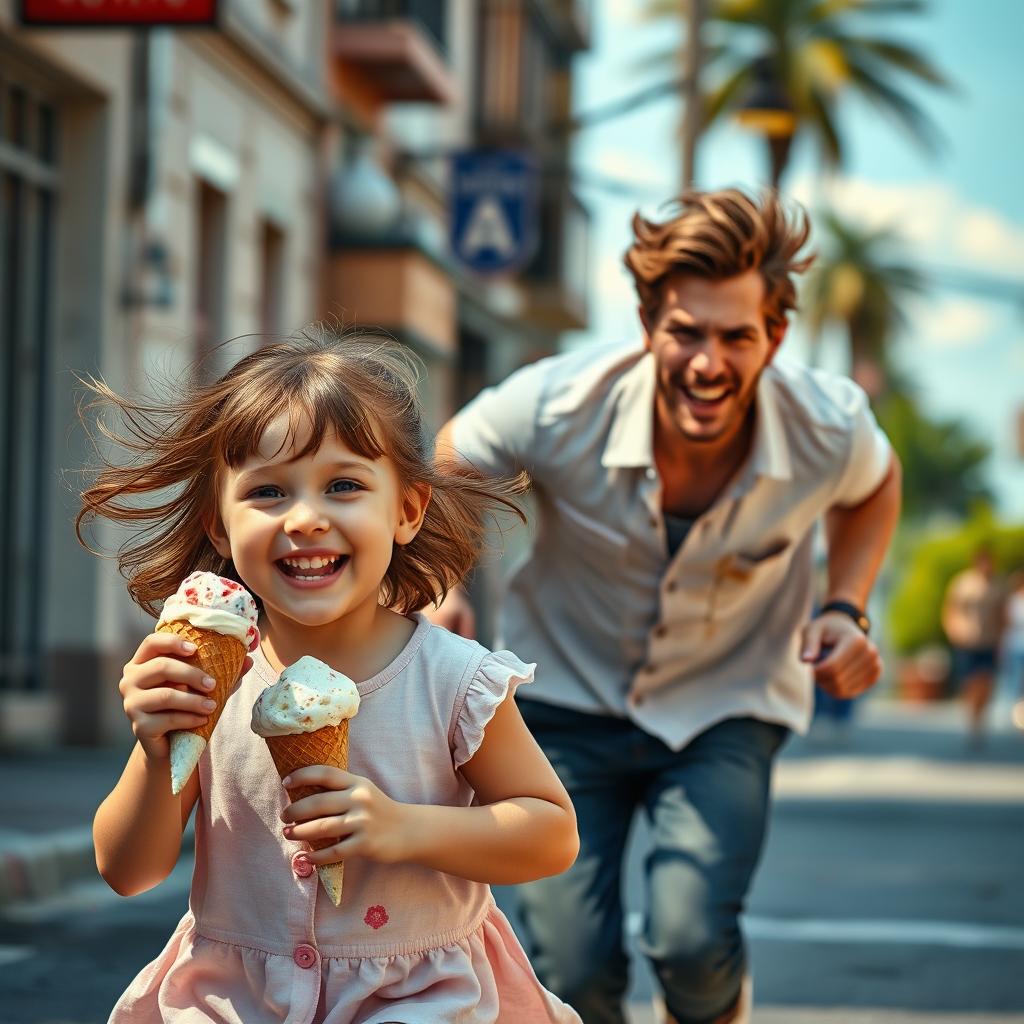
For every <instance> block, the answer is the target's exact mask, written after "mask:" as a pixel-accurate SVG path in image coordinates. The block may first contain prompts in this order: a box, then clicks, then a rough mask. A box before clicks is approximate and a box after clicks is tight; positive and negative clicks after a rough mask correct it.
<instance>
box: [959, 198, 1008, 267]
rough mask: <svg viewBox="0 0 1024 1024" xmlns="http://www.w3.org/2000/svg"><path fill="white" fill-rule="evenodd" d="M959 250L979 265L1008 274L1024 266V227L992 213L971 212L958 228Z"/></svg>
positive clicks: (988, 211) (987, 211)
mask: <svg viewBox="0 0 1024 1024" xmlns="http://www.w3.org/2000/svg"><path fill="white" fill-rule="evenodd" d="M957 247H958V248H959V249H960V250H962V251H963V252H964V253H965V254H966V255H968V256H970V257H971V258H972V259H973V260H975V261H976V262H978V263H980V264H982V265H984V266H986V267H991V268H992V269H994V270H997V271H1000V272H1002V273H1004V274H1006V273H1010V274H1019V273H1020V271H1021V268H1022V267H1024V228H1021V227H1019V226H1018V225H1016V224H1011V223H1010V222H1009V221H1007V220H1005V219H1003V218H1002V217H1000V216H999V215H998V214H997V213H995V212H994V211H992V210H984V209H974V210H971V211H969V212H968V213H967V214H965V216H964V217H963V218H962V219H961V221H960V223H959V224H958V225H957Z"/></svg>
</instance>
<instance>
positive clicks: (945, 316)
mask: <svg viewBox="0 0 1024 1024" xmlns="http://www.w3.org/2000/svg"><path fill="white" fill-rule="evenodd" d="M907 312H908V314H909V320H910V324H911V326H910V328H909V329H908V333H909V335H910V340H912V341H913V342H914V343H915V344H918V345H921V346H923V347H926V348H966V347H968V346H971V345H976V344H980V343H983V342H985V341H987V340H988V338H989V336H990V332H991V331H992V329H993V327H994V326H995V320H996V317H995V314H994V312H993V310H992V307H991V306H990V305H988V304H987V303H982V302H977V301H974V300H972V299H940V300H939V301H930V300H918V301H917V302H915V303H914V304H913V306H911V308H909V309H908V311H907Z"/></svg>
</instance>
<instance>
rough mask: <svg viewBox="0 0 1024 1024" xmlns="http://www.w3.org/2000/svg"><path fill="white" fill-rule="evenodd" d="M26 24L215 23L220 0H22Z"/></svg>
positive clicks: (134, 24) (101, 25) (144, 24)
mask: <svg viewBox="0 0 1024 1024" xmlns="http://www.w3.org/2000/svg"><path fill="white" fill-rule="evenodd" d="M20 14H21V23H22V24H23V25H34V26H39V25H61V26H68V25H94V26H97V27H103V28H111V27H115V26H118V27H123V26H139V27H145V26H147V25H212V24H214V23H215V22H216V20H217V0H21V11H20Z"/></svg>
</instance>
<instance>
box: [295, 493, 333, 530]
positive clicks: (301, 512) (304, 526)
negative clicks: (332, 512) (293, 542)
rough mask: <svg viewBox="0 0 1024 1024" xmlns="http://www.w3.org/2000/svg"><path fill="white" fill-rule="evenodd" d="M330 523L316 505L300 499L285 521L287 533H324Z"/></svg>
mask: <svg viewBox="0 0 1024 1024" xmlns="http://www.w3.org/2000/svg"><path fill="white" fill-rule="evenodd" d="M329 526H330V523H328V521H327V517H326V516H325V515H323V513H321V512H320V511H319V510H318V509H317V508H316V507H315V506H314V505H312V504H310V503H308V502H305V501H299V502H296V503H295V504H294V505H292V507H291V508H290V509H289V510H288V515H287V516H286V518H285V521H284V532H285V533H322V532H324V531H325V530H327V529H328V528H329Z"/></svg>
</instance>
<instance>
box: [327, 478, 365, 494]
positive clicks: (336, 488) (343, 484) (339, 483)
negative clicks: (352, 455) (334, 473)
mask: <svg viewBox="0 0 1024 1024" xmlns="http://www.w3.org/2000/svg"><path fill="white" fill-rule="evenodd" d="M362 489H363V485H362V484H357V483H356V482H355V480H334V481H332V483H331V485H330V486H329V487H328V488H327V493H328V494H351V493H352V492H353V491H361V490H362Z"/></svg>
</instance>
